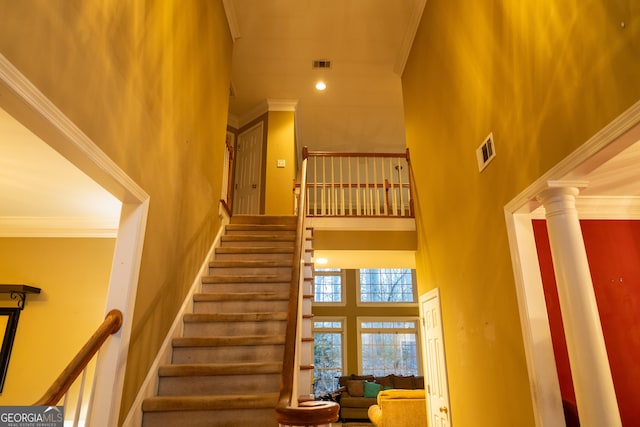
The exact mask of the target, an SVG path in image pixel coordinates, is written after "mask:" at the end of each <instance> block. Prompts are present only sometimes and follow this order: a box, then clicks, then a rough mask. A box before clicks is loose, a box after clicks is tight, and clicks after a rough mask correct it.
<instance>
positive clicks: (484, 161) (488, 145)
mask: <svg viewBox="0 0 640 427" xmlns="http://www.w3.org/2000/svg"><path fill="white" fill-rule="evenodd" d="M495 156H496V147H495V143H494V141H493V133H490V134H489V136H487V137H486V138H485V139H484V141H482V144H480V146H479V147H478V148H477V149H476V158H477V159H478V171H479V172H482V170H483V169H484V168H486V167H487V165H488V164H489V162H490V161H491V160H493V158H494V157H495Z"/></svg>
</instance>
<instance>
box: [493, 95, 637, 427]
mask: <svg viewBox="0 0 640 427" xmlns="http://www.w3.org/2000/svg"><path fill="white" fill-rule="evenodd" d="M638 141H640V102H638V103H636V104H635V105H634V106H632V107H631V108H630V109H629V110H627V111H626V112H625V113H623V114H622V115H621V116H620V117H618V118H617V119H616V120H614V121H613V122H612V123H610V124H609V125H608V126H606V127H605V128H604V129H602V130H601V131H600V132H598V133H597V134H596V135H594V137H593V138H591V139H589V140H588V141H586V142H585V143H584V144H583V145H582V146H581V147H579V148H578V149H577V150H576V151H574V153H572V154H571V155H569V156H568V157H567V158H565V159H564V160H562V161H561V162H560V163H558V164H557V165H556V166H555V167H553V168H552V169H551V170H549V171H548V172H547V173H545V174H544V175H543V176H541V177H540V178H539V179H538V180H537V181H535V182H534V183H533V184H532V185H530V186H529V187H528V188H527V189H525V190H524V191H523V192H522V193H521V194H520V195H519V196H517V197H516V198H515V199H513V200H512V201H511V202H510V203H508V204H507V205H506V206H505V218H506V223H507V231H508V235H509V245H510V249H511V259H512V264H513V270H514V277H515V283H516V292H517V296H518V306H519V312H520V321H521V327H522V332H523V339H524V344H525V354H526V358H527V368H528V371H529V381H530V389H531V395H532V396H533V408H534V415H535V419H536V424H537V425H555V424H557V423H558V420H561V419H563V416H564V415H563V409H562V399H561V395H560V386H559V381H558V375H557V371H556V363H555V358H554V352H553V347H552V341H551V333H550V327H549V320H548V313H547V308H546V303H545V297H544V292H543V287H542V279H541V273H540V265H539V262H538V254H537V247H536V243H535V239H534V232H533V225H532V220H533V219H541V218H543V217H544V211H543V209H542V208H541V207H540V203H539V202H537V201H536V196H537V195H538V194H539V193H540V192H541V191H542V190H544V189H545V188H547V186H548V183H549V182H550V181H578V180H579V181H586V182H588V186H587V187H586V188H585V189H584V190H582V191H581V193H580V195H579V197H578V198H577V200H576V208H577V210H578V215H579V217H580V219H638V213H637V212H638V208H639V207H640V186H639V185H638V183H639V182H640V170H638V168H637V164H638V162H639V161H640V144H638Z"/></svg>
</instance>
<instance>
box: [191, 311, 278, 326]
mask: <svg viewBox="0 0 640 427" xmlns="http://www.w3.org/2000/svg"><path fill="white" fill-rule="evenodd" d="M268 320H287V313H283V312H280V311H274V312H258V313H188V314H185V315H184V321H185V322H192V323H195V322H263V321H268Z"/></svg>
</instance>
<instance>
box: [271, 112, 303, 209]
mask: <svg viewBox="0 0 640 427" xmlns="http://www.w3.org/2000/svg"><path fill="white" fill-rule="evenodd" d="M268 114H269V118H268V121H267V123H268V126H267V158H266V164H265V169H266V181H265V214H266V215H293V182H294V180H295V178H296V163H295V162H296V160H295V155H296V153H295V148H296V147H295V131H294V113H293V111H269V113H268ZM278 160H284V161H285V167H283V168H278V167H277V166H276V165H277V161H278Z"/></svg>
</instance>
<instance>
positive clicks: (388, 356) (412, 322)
mask: <svg viewBox="0 0 640 427" xmlns="http://www.w3.org/2000/svg"><path fill="white" fill-rule="evenodd" d="M358 339H359V341H360V342H359V346H358V347H359V348H360V360H359V363H360V366H359V368H360V372H361V373H362V374H365V375H375V376H385V375H389V374H396V375H419V368H418V360H419V358H418V356H419V354H418V349H419V345H418V318H390V317H387V318H358Z"/></svg>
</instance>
